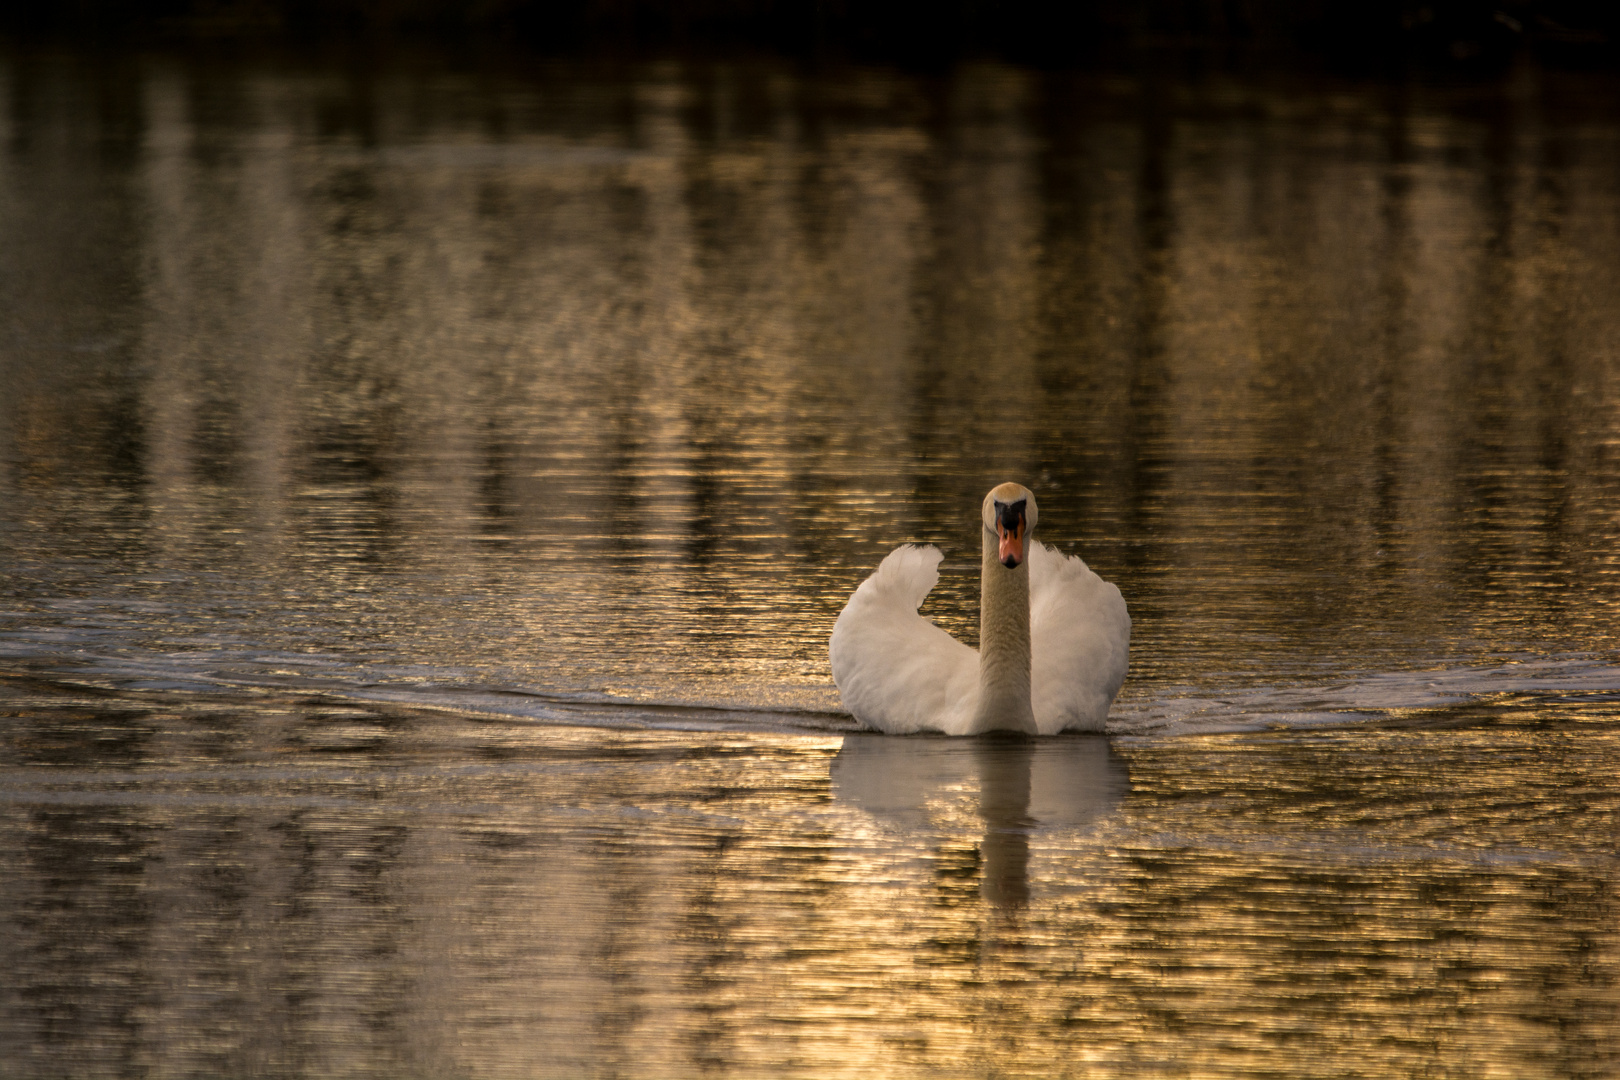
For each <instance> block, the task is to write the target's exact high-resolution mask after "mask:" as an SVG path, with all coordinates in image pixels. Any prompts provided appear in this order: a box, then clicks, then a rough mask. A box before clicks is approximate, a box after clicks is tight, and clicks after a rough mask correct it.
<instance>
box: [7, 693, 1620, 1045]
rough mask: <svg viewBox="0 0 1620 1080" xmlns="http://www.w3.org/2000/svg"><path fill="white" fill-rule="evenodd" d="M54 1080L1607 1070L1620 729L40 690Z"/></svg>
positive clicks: (1607, 710) (17, 706) (14, 971)
mask: <svg viewBox="0 0 1620 1080" xmlns="http://www.w3.org/2000/svg"><path fill="white" fill-rule="evenodd" d="M7 701H8V708H9V709H10V711H11V712H12V714H13V716H14V720H13V721H11V722H10V723H9V724H8V726H7V728H6V729H5V735H4V742H3V746H4V765H3V768H0V807H3V809H0V822H3V828H0V912H3V914H0V920H3V922H4V923H5V926H4V933H3V934H0V942H3V945H0V950H3V958H4V961H5V963H6V970H7V971H8V972H9V973H10V974H9V975H8V978H7V980H6V982H5V986H4V989H3V990H0V1051H3V1053H4V1058H5V1060H6V1061H7V1062H8V1063H10V1065H9V1066H8V1067H9V1068H11V1069H13V1070H15V1071H16V1072H17V1073H18V1074H19V1075H56V1074H58V1073H59V1072H65V1073H71V1075H74V1076H81V1077H97V1076H133V1075H153V1074H156V1075H180V1074H196V1073H206V1074H210V1075H237V1076H267V1075H289V1074H291V1075H322V1076H335V1075H346V1076H444V1075H472V1076H490V1077H494V1076H524V1075H533V1074H534V1072H535V1071H536V1070H540V1071H544V1072H547V1073H552V1074H563V1075H574V1074H585V1073H588V1074H592V1075H598V1074H620V1075H636V1076H649V1075H650V1076H665V1075H668V1076H674V1075H692V1074H695V1073H703V1072H718V1073H723V1074H727V1075H750V1076H806V1077H810V1076H870V1075H890V1076H911V1075H917V1076H921V1075H930V1076H932V1075H956V1076H992V1075H995V1076H1008V1075H1011V1076H1061V1075H1075V1076H1080V1075H1086V1076H1129V1075H1139V1074H1140V1073H1141V1072H1142V1071H1144V1070H1146V1071H1151V1072H1154V1073H1156V1074H1169V1075H1197V1076H1215V1077H1219V1076H1231V1077H1238V1076H1253V1075H1256V1074H1257V1073H1263V1074H1267V1075H1278V1076H1300V1077H1306V1076H1311V1077H1316V1076H1324V1075H1325V1076H1337V1075H1344V1076H1348V1075H1357V1076H1388V1077H1410V1076H1414V1075H1426V1074H1432V1073H1440V1074H1445V1075H1513V1076H1517V1077H1571V1076H1600V1075H1608V1074H1609V1072H1610V1070H1611V1069H1612V1065H1613V1061H1614V1058H1615V1054H1616V1052H1617V1051H1620V1045H1617V1039H1620V1036H1617V1035H1616V1032H1620V990H1617V986H1620V953H1617V946H1620V898H1617V895H1616V887H1615V886H1616V869H1617V867H1616V850H1615V838H1616V832H1615V827H1616V823H1617V820H1620V818H1617V816H1616V812H1617V810H1620V793H1617V792H1616V789H1615V788H1614V785H1613V781H1612V777H1613V775H1614V771H1615V768H1616V767H1617V766H1620V728H1617V727H1616V717H1615V715H1614V712H1613V708H1612V706H1604V705H1601V704H1594V705H1593V706H1590V707H1588V708H1587V709H1586V710H1585V711H1584V712H1582V713H1580V714H1579V715H1578V716H1577V717H1576V719H1580V718H1581V717H1585V719H1584V721H1582V722H1581V725H1580V729H1579V730H1578V731H1576V730H1572V729H1571V726H1570V723H1569V720H1570V715H1569V714H1568V712H1567V711H1561V712H1560V713H1559V714H1558V720H1557V723H1556V724H1555V725H1549V724H1547V723H1546V722H1544V716H1545V712H1544V710H1540V709H1537V708H1532V707H1523V708H1520V709H1518V710H1517V711H1514V710H1501V711H1498V712H1496V713H1493V714H1490V715H1480V716H1476V717H1474V719H1473V720H1472V721H1469V722H1467V723H1465V725H1464V726H1462V727H1455V728H1447V729H1434V728H1425V729H1412V730H1405V731H1386V732H1381V733H1369V732H1341V733H1326V732H1324V733H1317V734H1288V733H1279V734H1275V735H1259V736H1254V735H1251V736H1226V737H1219V738H1202V739H1182V740H1145V741H1131V740H1126V741H1121V742H1115V743H1114V744H1112V745H1111V744H1110V743H1109V742H1108V741H1107V740H1103V739H1072V740H1064V739H1055V740H1038V741H1029V742H1022V743H1018V742H1001V743H997V742H989V741H986V742H979V743H970V742H968V741H962V740H925V739H917V740H896V739H884V738H878V737H868V736H851V737H848V738H846V739H843V740H840V739H837V738H820V737H808V736H782V735H744V736H730V737H714V738H710V739H706V740H694V739H692V738H691V737H689V736H687V735H684V734H678V733H659V732H647V733H639V734H638V733H628V732H620V733H613V732H593V731H584V730H581V729H566V728H564V729H536V728H534V727H532V726H527V725H510V724H506V723H501V722H492V721H475V720H463V719H460V718H456V717H452V716H440V717H434V716H432V715H413V714H410V713H406V712H398V711H384V710H366V709H357V708H352V707H340V706H332V705H319V704H315V703H299V702H296V701H291V700H288V701H282V702H261V703H259V704H258V705H256V706H247V705H243V704H241V703H240V702H233V701H230V700H228V699H227V700H222V701H220V702H215V703H204V702H198V701H197V700H196V699H195V698H194V697H192V696H185V697H166V696H164V695H156V694H149V695H146V696H145V697H144V698H123V699H107V698H103V699H101V700H99V701H97V700H92V699H87V698H84V697H82V696H75V694H72V693H67V692H64V691H61V690H50V689H44V690H42V689H41V688H39V687H32V688H30V687H19V686H16V685H13V686H11V687H10V688H9V689H8V698H7Z"/></svg>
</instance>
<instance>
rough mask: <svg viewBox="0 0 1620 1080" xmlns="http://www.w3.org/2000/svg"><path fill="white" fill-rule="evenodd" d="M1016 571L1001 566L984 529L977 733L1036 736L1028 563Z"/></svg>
mask: <svg viewBox="0 0 1620 1080" xmlns="http://www.w3.org/2000/svg"><path fill="white" fill-rule="evenodd" d="M1025 556H1026V557H1025V558H1024V560H1023V561H1022V562H1020V563H1019V564H1018V566H1017V567H1016V568H1014V569H1012V570H1009V569H1007V568H1006V567H1005V566H1003V565H1001V558H1000V555H999V551H998V540H997V537H996V534H995V533H994V532H991V531H990V530H989V529H985V530H984V563H983V565H982V566H981V567H980V569H979V708H978V711H977V712H976V713H975V714H974V717H973V727H972V730H973V731H974V732H979V731H1024V732H1028V733H1029V734H1031V735H1033V734H1035V732H1036V728H1035V713H1034V712H1033V710H1031V708H1030V704H1029V559H1028V557H1027V556H1028V552H1027V551H1026V552H1025Z"/></svg>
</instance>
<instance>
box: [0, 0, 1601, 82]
mask: <svg viewBox="0 0 1620 1080" xmlns="http://www.w3.org/2000/svg"><path fill="white" fill-rule="evenodd" d="M0 35H3V36H4V37H5V38H6V39H7V40H9V42H10V43H11V44H12V45H13V46H14V47H15V46H23V47H28V46H37V45H39V44H48V43H53V42H54V43H68V42H71V43H74V44H76V45H94V46H105V47H116V48H125V47H130V46H135V47H143V48H149V47H168V48H180V49H190V48H204V49H208V50H224V51H226V52H239V51H242V50H269V51H277V52H288V53H293V54H300V53H316V54H318V53H322V52H329V51H332V50H355V49H361V50H381V51H388V50H391V49H408V50H415V49H422V48H428V49H432V50H435V51H444V52H450V53H456V52H461V53H465V54H468V55H474V56H479V57H485V56H488V55H490V54H492V53H501V52H505V53H509V54H511V55H514V56H518V57H522V56H568V57H582V56H585V57H605V58H622V59H649V58H656V57H659V56H681V57H687V58H695V59H706V58H716V57H722V56H738V55H745V56H746V55H762V56H775V57H783V58H788V59H793V60H797V61H801V62H806V63H811V64H838V63H850V62H855V63H884V64H893V65H897V66H900V67H905V68H910V69H919V70H926V69H930V68H939V67H944V66H949V65H951V64H954V63H958V62H961V61H964V60H981V59H997V60H1002V61H1007V62H1011V63H1017V64H1024V65H1029V66H1032V67H1038V68H1046V69H1078V68H1099V67H1105V68H1107V67H1131V66H1135V65H1137V64H1140V63H1141V62H1143V60H1144V58H1149V57H1156V56H1163V55H1164V54H1166V53H1174V54H1176V55H1179V56H1186V57H1190V58H1192V61H1193V62H1194V63H1205V64H1212V65H1216V66H1221V67H1230V66H1238V67H1241V66H1243V65H1246V64H1252V63H1266V64H1268V65H1275V64H1278V63H1282V64H1286V65H1308V66H1311V67H1314V68H1320V69H1325V70H1332V71H1340V72H1343V73H1345V74H1365V75H1395V74H1401V73H1410V72H1412V71H1413V70H1417V71H1420V72H1437V73H1441V74H1447V75H1461V76H1464V77H1490V76H1492V75H1494V74H1497V73H1500V72H1501V71H1502V70H1504V69H1505V68H1506V67H1507V66H1509V65H1511V64H1512V63H1514V62H1515V61H1516V60H1522V59H1523V58H1525V57H1526V56H1527V55H1528V56H1530V57H1532V58H1534V59H1535V60H1536V61H1537V62H1538V63H1540V64H1541V65H1542V66H1544V67H1563V68H1586V69H1589V68H1594V67H1610V66H1612V65H1613V63H1614V60H1615V57H1616V53H1617V50H1616V40H1617V39H1620V4H1615V3H1612V2H1606V0H1503V2H1499V3H1489V2H1481V0H1432V2H1426V3H1418V2H1406V0H1147V2H1143V3H1127V2H1121V0H1076V2H1072V3H1018V2H1012V3H995V2H991V0H896V2H890V3H870V2H862V0H467V2H450V0H77V2H72V0H70V2H65V3H57V4H29V5H23V4H18V5H9V6H8V10H7V11H6V12H5V13H4V14H0Z"/></svg>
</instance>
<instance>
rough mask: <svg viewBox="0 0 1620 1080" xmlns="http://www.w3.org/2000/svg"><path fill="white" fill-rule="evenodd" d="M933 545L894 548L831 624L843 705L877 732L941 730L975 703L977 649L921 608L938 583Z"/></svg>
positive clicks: (835, 676)
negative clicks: (920, 613)
mask: <svg viewBox="0 0 1620 1080" xmlns="http://www.w3.org/2000/svg"><path fill="white" fill-rule="evenodd" d="M943 557H944V556H942V555H941V554H940V553H939V549H938V548H936V547H933V546H931V545H930V546H907V547H901V548H895V549H894V550H893V551H891V552H890V553H889V555H888V557H887V558H885V559H884V560H883V562H882V563H880V564H879V565H878V568H877V569H876V570H874V571H873V572H872V576H871V577H869V578H867V579H866V580H865V581H863V582H861V585H860V588H858V589H856V590H855V595H854V596H851V597H850V598H849V603H847V604H845V605H844V610H843V613H842V614H840V615H839V616H838V621H837V622H836V623H835V624H834V625H833V632H832V641H831V643H830V644H829V646H828V650H827V651H828V653H829V655H830V656H831V659H832V671H833V681H834V682H836V683H837V684H838V692H839V694H840V695H842V697H843V699H844V707H845V708H847V709H849V711H850V712H851V713H853V714H854V715H855V718H856V719H857V720H860V721H861V722H862V723H864V724H867V725H868V726H870V727H874V728H877V729H878V730H880V731H887V732H890V733H891V734H896V735H899V734H906V733H908V732H913V731H944V730H948V729H947V724H948V723H949V717H951V716H953V715H954V714H956V713H958V712H961V711H962V709H964V708H967V709H971V708H972V706H973V705H974V704H975V703H976V699H977V696H978V686H979V654H978V653H976V652H974V651H973V650H972V649H970V648H968V647H967V646H966V645H963V644H962V643H961V642H960V641H957V640H956V639H955V638H953V637H951V635H949V634H947V633H946V632H945V631H943V630H941V629H940V628H939V627H937V626H935V625H934V624H933V623H932V622H930V621H929V620H927V619H925V618H923V617H922V616H921V615H919V614H917V608H918V606H919V605H920V604H921V603H922V602H923V597H925V596H927V595H928V592H929V590H930V589H932V588H933V587H934V586H935V585H936V584H937V583H938V582H939V561H940V559H941V558H943Z"/></svg>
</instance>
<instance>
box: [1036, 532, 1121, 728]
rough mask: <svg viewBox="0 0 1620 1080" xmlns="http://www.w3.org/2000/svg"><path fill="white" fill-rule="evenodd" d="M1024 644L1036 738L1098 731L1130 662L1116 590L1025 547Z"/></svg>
mask: <svg viewBox="0 0 1620 1080" xmlns="http://www.w3.org/2000/svg"><path fill="white" fill-rule="evenodd" d="M1029 637H1030V678H1029V683H1030V686H1029V689H1030V704H1031V705H1032V706H1033V707H1034V710H1035V726H1036V727H1037V728H1039V729H1040V733H1041V734H1042V735H1055V734H1057V733H1058V732H1060V731H1101V730H1103V724H1104V722H1105V721H1106V720H1107V719H1108V707H1109V706H1110V705H1111V704H1113V701H1114V695H1115V694H1117V693H1119V688H1120V686H1121V684H1123V683H1124V682H1125V668H1126V666H1127V664H1128V663H1129V660H1130V650H1131V616H1130V613H1129V612H1127V611H1126V610H1125V598H1124V597H1123V596H1121V595H1120V594H1119V589H1118V588H1117V587H1116V586H1114V585H1111V584H1110V583H1108V582H1106V581H1104V580H1103V579H1102V578H1100V577H1098V576H1097V575H1096V574H1094V573H1092V572H1091V568H1090V567H1088V566H1087V565H1086V564H1085V563H1084V562H1083V561H1081V560H1080V559H1079V558H1078V557H1077V556H1073V555H1065V554H1063V553H1062V552H1060V551H1056V550H1054V549H1052V548H1049V547H1046V546H1045V545H1043V544H1041V543H1040V542H1039V541H1031V543H1030V560H1029Z"/></svg>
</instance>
